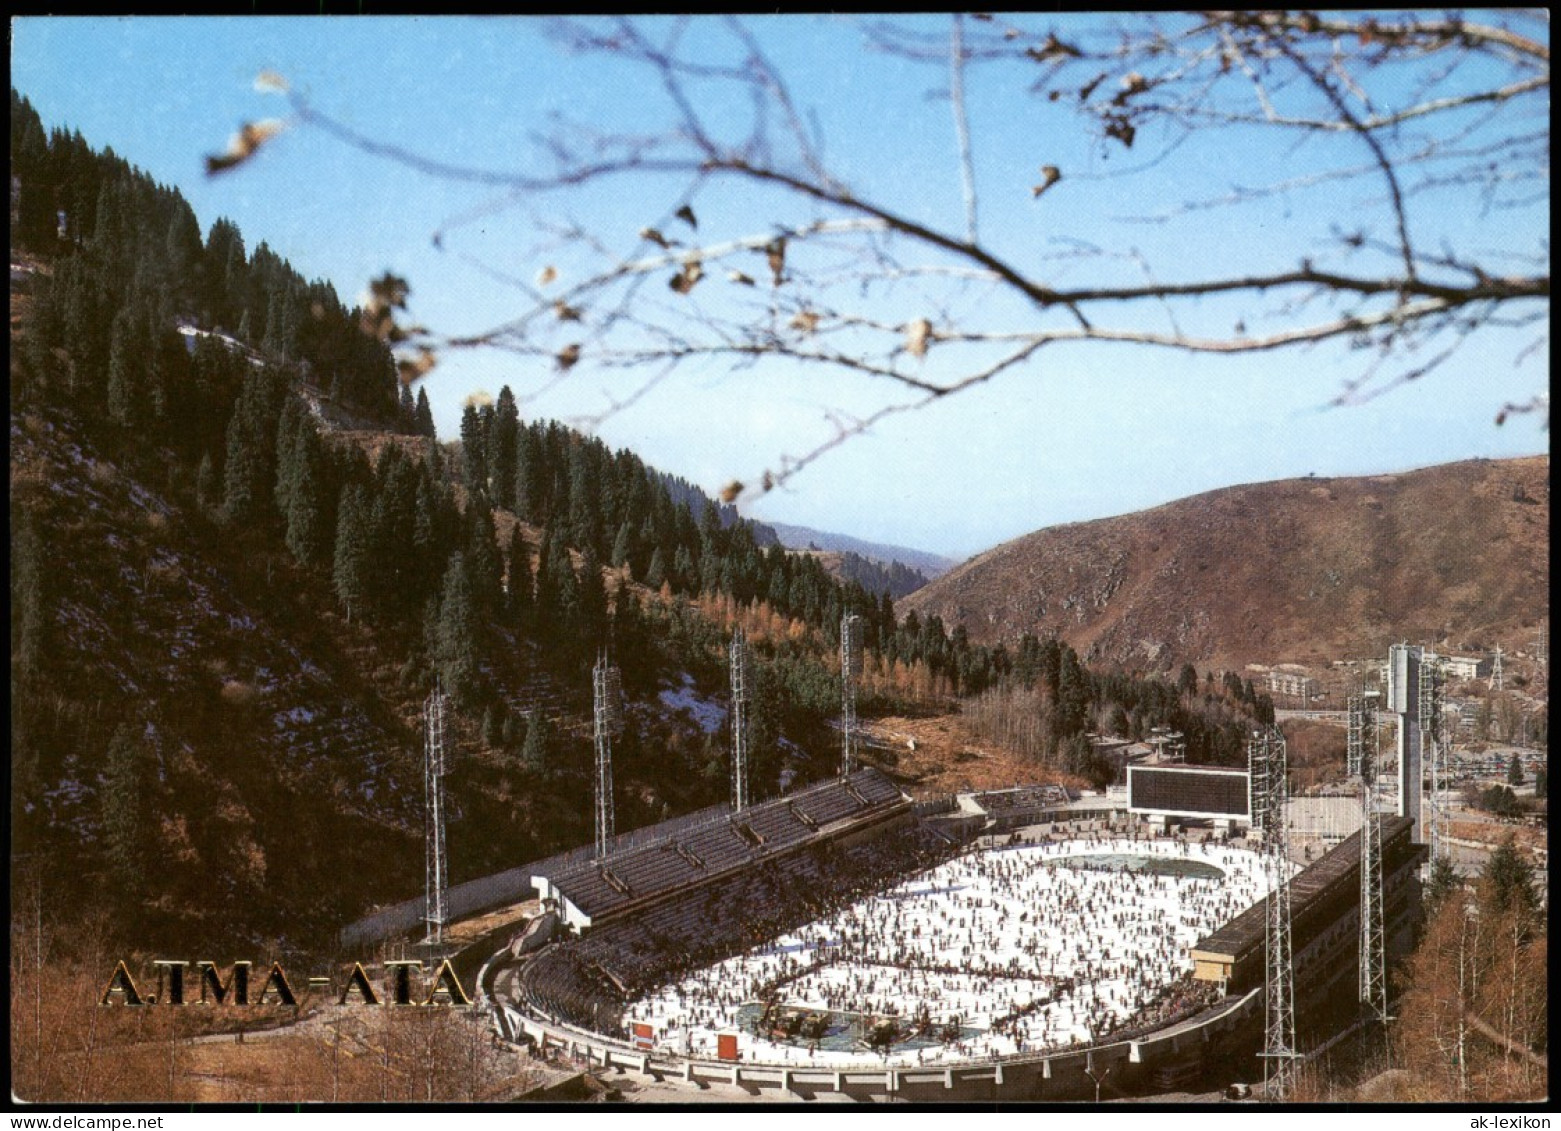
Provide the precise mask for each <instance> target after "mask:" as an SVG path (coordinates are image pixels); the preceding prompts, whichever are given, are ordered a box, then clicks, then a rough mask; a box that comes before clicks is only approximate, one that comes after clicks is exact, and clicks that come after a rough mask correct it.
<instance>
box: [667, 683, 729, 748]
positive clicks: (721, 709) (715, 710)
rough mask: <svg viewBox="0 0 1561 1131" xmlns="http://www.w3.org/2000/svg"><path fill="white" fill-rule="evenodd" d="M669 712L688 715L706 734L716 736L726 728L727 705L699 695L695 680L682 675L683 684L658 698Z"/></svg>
mask: <svg viewBox="0 0 1561 1131" xmlns="http://www.w3.org/2000/svg"><path fill="white" fill-rule="evenodd" d="M657 698H658V699H660V700H661V705H662V706H664V707H665V708H666V709H667V710H668V711H676V712H681V713H683V714H686V715H687V716H688V717H689V718H691V719H692V720H693V721H694V725H695V726H697V727H699V729H700V730H702V731H704V732H705V733H706V734H715V733H717V732H718V731H720V730H722V729H723V728H725V726H726V705H725V704H724V703H717V702H715V701H714V700H712V699H708V698H706V697H705V696H703V695H701V694H699V692H698V691H696V690H695V689H694V678H693V677H692V676H690V675H689V674H688V673H687V672H684V673H682V683H681V685H680V686H678V687H675V688H669V689H668V690H666V691H663V692H661V694H660V695H658V696H657Z"/></svg>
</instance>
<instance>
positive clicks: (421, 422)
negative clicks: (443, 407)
mask: <svg viewBox="0 0 1561 1131" xmlns="http://www.w3.org/2000/svg"><path fill="white" fill-rule="evenodd" d="M412 418H413V420H414V422H415V423H414V428H415V430H416V432H417V434H418V435H419V436H427V437H428V438H429V439H430V440H437V439H438V436H437V435H436V434H435V431H434V410H433V409H432V408H431V407H430V406H429V404H428V390H427V389H419V390H418V391H417V407H416V408H415V409H414V410H413V414H412Z"/></svg>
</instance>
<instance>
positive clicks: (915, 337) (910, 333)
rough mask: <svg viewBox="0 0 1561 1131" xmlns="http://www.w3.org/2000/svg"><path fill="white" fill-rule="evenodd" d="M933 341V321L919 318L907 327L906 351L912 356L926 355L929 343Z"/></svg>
mask: <svg viewBox="0 0 1561 1131" xmlns="http://www.w3.org/2000/svg"><path fill="white" fill-rule="evenodd" d="M931 341H932V323H931V322H928V321H927V320H926V319H925V318H918V319H916V321H914V322H912V323H910V324H909V325H907V326H906V327H905V351H906V352H907V353H909V354H910V355H911V356H912V357H926V356H927V344H928V343H929V342H931Z"/></svg>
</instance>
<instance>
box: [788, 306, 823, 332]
mask: <svg viewBox="0 0 1561 1131" xmlns="http://www.w3.org/2000/svg"><path fill="white" fill-rule="evenodd" d="M791 328H792V329H793V330H801V331H802V332H803V333H804V334H811V333H812V332H813V331H814V330H817V329H818V315H817V314H816V313H814V312H813V311H811V310H801V311H798V312H797V316H796V317H795V318H793V319H792V320H791Z"/></svg>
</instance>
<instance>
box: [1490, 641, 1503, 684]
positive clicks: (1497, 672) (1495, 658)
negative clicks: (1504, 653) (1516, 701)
mask: <svg viewBox="0 0 1561 1131" xmlns="http://www.w3.org/2000/svg"><path fill="white" fill-rule="evenodd" d="M1491 686H1492V687H1494V688H1495V689H1496V690H1497V691H1500V690H1501V645H1500V644H1498V645H1496V651H1495V653H1494V655H1492V657H1491Z"/></svg>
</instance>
